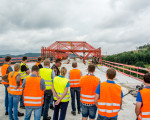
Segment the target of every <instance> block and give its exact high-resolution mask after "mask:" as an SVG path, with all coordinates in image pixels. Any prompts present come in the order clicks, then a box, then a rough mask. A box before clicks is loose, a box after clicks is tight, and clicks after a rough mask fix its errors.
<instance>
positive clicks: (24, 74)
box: [19, 63, 29, 79]
mask: <svg viewBox="0 0 150 120" xmlns="http://www.w3.org/2000/svg"><path fill="white" fill-rule="evenodd" d="M22 65H25V66H26V67H27V69H28V66H27V65H26V64H24V63H21V65H20V70H19V73H20V75H21V79H25V78H26V77H28V76H29V75H28V74H27V73H26V71H21V66H22Z"/></svg>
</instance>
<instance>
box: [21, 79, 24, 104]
mask: <svg viewBox="0 0 150 120" xmlns="http://www.w3.org/2000/svg"><path fill="white" fill-rule="evenodd" d="M21 80H22V83H23V80H24V79H21ZM20 106H21V107H22V106H24V100H23V92H22V95H21V96H20Z"/></svg>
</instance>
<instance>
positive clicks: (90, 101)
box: [79, 64, 100, 120]
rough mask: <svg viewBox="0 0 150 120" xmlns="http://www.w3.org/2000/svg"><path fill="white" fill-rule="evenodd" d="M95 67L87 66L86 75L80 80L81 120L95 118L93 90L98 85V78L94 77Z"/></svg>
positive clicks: (92, 119) (95, 108) (95, 109)
mask: <svg viewBox="0 0 150 120" xmlns="http://www.w3.org/2000/svg"><path fill="white" fill-rule="evenodd" d="M94 72H95V65H93V64H90V65H88V74H87V75H85V76H83V77H81V78H80V81H79V83H80V87H81V93H80V94H81V95H80V100H81V103H82V120H87V119H88V117H89V119H90V120H94V119H95V117H96V112H97V107H96V105H95V101H94V99H95V90H96V88H97V86H98V84H99V83H100V80H99V78H98V77H96V76H94Z"/></svg>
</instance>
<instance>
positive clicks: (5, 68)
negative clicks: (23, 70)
mask: <svg viewBox="0 0 150 120" xmlns="http://www.w3.org/2000/svg"><path fill="white" fill-rule="evenodd" d="M8 67H9V65H8V64H3V66H2V67H1V74H2V76H4V75H6V74H7V69H8ZM2 84H4V85H9V83H7V82H5V81H3V80H2Z"/></svg>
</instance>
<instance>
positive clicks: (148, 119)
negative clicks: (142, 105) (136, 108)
mask: <svg viewBox="0 0 150 120" xmlns="http://www.w3.org/2000/svg"><path fill="white" fill-rule="evenodd" d="M138 120H150V118H142V117H141V115H139V116H138Z"/></svg>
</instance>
